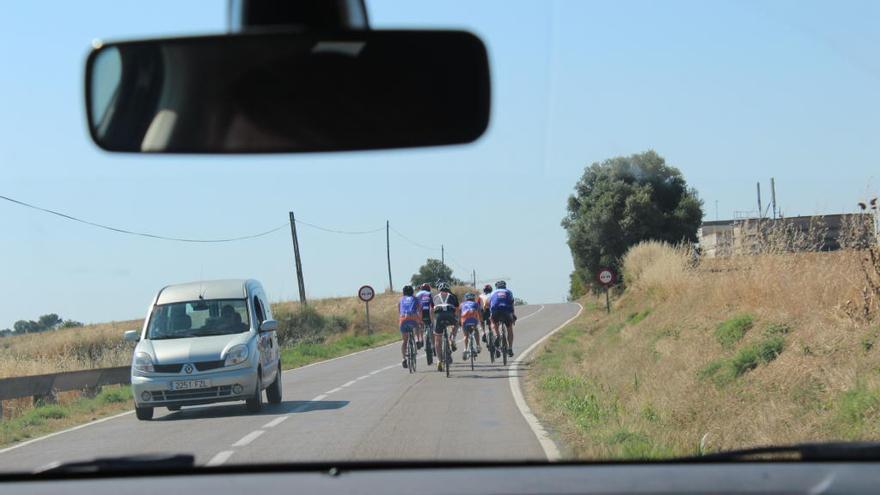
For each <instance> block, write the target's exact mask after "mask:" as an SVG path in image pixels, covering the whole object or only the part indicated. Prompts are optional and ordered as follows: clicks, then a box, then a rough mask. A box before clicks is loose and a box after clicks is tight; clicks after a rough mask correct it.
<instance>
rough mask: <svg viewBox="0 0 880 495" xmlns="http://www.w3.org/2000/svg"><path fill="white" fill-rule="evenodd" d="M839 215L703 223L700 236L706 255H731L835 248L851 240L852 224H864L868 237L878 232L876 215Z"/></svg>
mask: <svg viewBox="0 0 880 495" xmlns="http://www.w3.org/2000/svg"><path fill="white" fill-rule="evenodd" d="M868 215H871V214H862V213H844V214H837V215H817V216H799V217H785V218H776V219H772V218H762V219H758V218H747V219H735V220H717V221H711V222H703V224H702V225H701V227H700V229H699V231H698V233H697V236H698V238H699V246H700V250H701V253H702V255H703V256H706V257H710V258H712V257H716V256H731V255H733V254H754V253H758V252H767V251H769V250H774V251H834V250H837V249H840V248H841V244H842V242H843V243H844V244H846V243H847V242H850V243H852V242H853V239H854V235H855V234H854V232H853V228H852V227H853V226H854V225H861V226H862V227H861V228H862V229H863V230H862V232H863V235H864V237H865V241H867V239H871V240H874V239H875V238H876V235H877V229H876V228H875V221H874V220H873V215H872V216H868Z"/></svg>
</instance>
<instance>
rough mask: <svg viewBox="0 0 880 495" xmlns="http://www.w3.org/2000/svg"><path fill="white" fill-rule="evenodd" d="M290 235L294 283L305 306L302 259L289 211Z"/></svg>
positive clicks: (293, 221) (292, 218) (293, 219)
mask: <svg viewBox="0 0 880 495" xmlns="http://www.w3.org/2000/svg"><path fill="white" fill-rule="evenodd" d="M290 235H291V237H293V257H294V260H295V262H296V284H297V286H298V287H299V302H300V303H302V305H303V306H306V305H307V304H308V303H307V302H306V284H305V282H303V267H302V260H300V257H299V239H298V238H297V236H296V218H295V217H294V216H293V212H292V211H291V212H290Z"/></svg>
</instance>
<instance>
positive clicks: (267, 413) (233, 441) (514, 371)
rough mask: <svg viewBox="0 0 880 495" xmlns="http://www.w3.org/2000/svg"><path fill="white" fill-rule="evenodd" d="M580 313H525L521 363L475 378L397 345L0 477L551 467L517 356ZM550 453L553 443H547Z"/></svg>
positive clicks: (108, 432)
mask: <svg viewBox="0 0 880 495" xmlns="http://www.w3.org/2000/svg"><path fill="white" fill-rule="evenodd" d="M578 309H579V307H578V306H577V305H575V304H547V305H531V306H522V307H520V308H519V309H518V310H517V315H518V316H519V321H518V323H517V326H516V330H517V332H516V341H515V345H514V350H515V352H516V353H517V354H516V356H515V357H514V361H513V362H512V363H511V364H509V365H508V366H507V367H505V366H502V365H501V364H500V362H496V364H490V363H489V358H488V355H487V353H486V352H485V350H484V351H483V352H482V353H481V354H480V356H479V359H478V361H477V367H476V369H475V370H474V371H471V369H470V365H469V364H465V363H464V362H462V361H461V346H459V352H456V353H455V354H456V355H455V359H456V362H455V364H454V365H453V368H452V376H451V377H450V378H446V375H445V373H439V372H437V371H436V368H435V367H428V366H427V365H426V363H425V358H424V356H423V355H422V356H421V357H420V360H419V366H418V372H417V373H414V374H411V373H409V372H408V371H407V370H404V369H403V368H402V367H401V366H400V360H401V357H400V346H399V343H395V344H393V345H390V346H385V347H380V348H377V349H372V350H368V351H364V352H360V353H356V354H352V355H349V356H344V357H342V358H337V359H334V360H330V361H325V362H322V363H317V364H314V365H311V366H306V367H303V368H298V369H294V370H289V371H287V372H285V373H284V400H283V402H282V403H281V404H278V405H266V407H265V408H264V410H263V412H262V413H259V414H249V413H247V411H245V408H244V403H228V404H225V403H224V404H215V405H209V406H198V407H191V408H184V409H183V410H181V411H178V412H169V411H167V409H164V408H159V409H157V410H156V416H155V417H154V419H153V420H152V421H138V420H137V419H136V418H135V417H134V414H131V413H126V414H123V415H119V416H115V417H112V418H110V419H107V420H103V421H100V422H94V423H91V424H88V425H86V426H84V427H79V428H78V429H74V430H72V431H71V430H68V431H66V432H63V433H60V434H56V435H53V436H49V437H44V438H43V439H39V440H37V441H34V442H32V443H28V444H25V445H19V446H14V447H12V448H6V449H0V470H2V471H22V470H33V469H36V468H38V467H41V466H45V465H46V464H48V463H51V462H55V461H57V462H66V461H73V460H84V459H90V458H93V457H105V456H121V455H133V454H147V453H192V454H194V455H195V456H196V462H197V463H199V464H211V465H218V464H224V463H235V464H238V463H251V462H288V461H291V462H296V461H324V460H335V461H340V460H345V461H350V460H376V459H383V460H499V459H516V460H522V459H540V460H545V459H547V452H546V450H545V448H544V447H542V444H541V443H540V442H539V440H538V436H536V433H535V431H534V430H533V427H532V426H531V425H530V423H529V422H528V421H527V420H526V419H525V416H524V415H523V413H522V412H521V408H520V407H519V406H518V405H517V403H516V401H515V399H514V393H513V389H515V388H518V386H517V385H516V383H514V386H513V387H512V386H511V380H513V377H514V376H517V375H518V376H522V374H523V373H524V372H525V371H526V366H527V364H526V363H522V362H520V361H519V357H520V353H521V352H522V351H524V350H525V349H526V348H527V347H529V346H530V345H531V344H532V343H534V342H535V341H537V340H538V339H540V338H542V337H543V336H545V335H546V334H548V333H549V332H551V331H553V330H554V329H556V328H557V327H559V326H560V325H562V324H563V323H564V322H565V321H567V320H569V319H570V318H572V317H573V316H575V314H577V312H578ZM545 443H546V441H545Z"/></svg>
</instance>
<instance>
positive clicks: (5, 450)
mask: <svg viewBox="0 0 880 495" xmlns="http://www.w3.org/2000/svg"><path fill="white" fill-rule="evenodd" d="M133 412H134V410H131V411H126V412H124V413H121V414H116V415H114V416H108V417H106V418H101V419H98V420H95V421H91V422H88V423H86V424H82V425H79V426H74V427H73V428H68V429H66V430H61V431H56V432H55V433H49V434H48V435H43V436H42V437H38V438H34V439H33V440H28V441H26V442H21V443H19V444H16V445H13V446H12V447H6V448H5V449H0V454H3V453H5V452H9V451H10V450H15V449H18V448H21V447H24V446H25V445H30V444H32V443H35V442H39V441H41V440H45V439H47V438H52V437H54V436H56V435H61V434H62V433H69V432H71V431H75V430H79V429H81V428H85V427H86V426H92V425H96V424H98V423H103V422H104V421H110V420H111V419H116V418H121V417H122V416H127V415H129V414H131V413H133Z"/></svg>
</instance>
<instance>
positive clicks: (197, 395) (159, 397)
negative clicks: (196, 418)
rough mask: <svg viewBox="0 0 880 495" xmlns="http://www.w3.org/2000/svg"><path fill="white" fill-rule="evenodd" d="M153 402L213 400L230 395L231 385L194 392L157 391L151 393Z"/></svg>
mask: <svg viewBox="0 0 880 495" xmlns="http://www.w3.org/2000/svg"><path fill="white" fill-rule="evenodd" d="M151 393H152V394H153V400H154V401H164V400H193V399H213V398H215V397H225V396H229V395H232V385H221V386H219V387H209V388H200V389H196V390H158V391H153V392H151Z"/></svg>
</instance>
